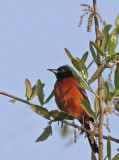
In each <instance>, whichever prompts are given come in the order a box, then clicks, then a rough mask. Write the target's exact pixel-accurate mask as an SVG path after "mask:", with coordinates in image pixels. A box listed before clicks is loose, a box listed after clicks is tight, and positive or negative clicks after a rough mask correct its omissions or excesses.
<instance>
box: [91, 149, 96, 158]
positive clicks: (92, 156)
mask: <svg viewBox="0 0 119 160" xmlns="http://www.w3.org/2000/svg"><path fill="white" fill-rule="evenodd" d="M91 160H97V158H96V156H95V154H94V152H93V151H92V152H91Z"/></svg>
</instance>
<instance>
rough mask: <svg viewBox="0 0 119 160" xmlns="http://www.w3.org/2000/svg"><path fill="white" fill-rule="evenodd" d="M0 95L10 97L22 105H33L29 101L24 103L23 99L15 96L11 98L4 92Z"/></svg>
mask: <svg viewBox="0 0 119 160" xmlns="http://www.w3.org/2000/svg"><path fill="white" fill-rule="evenodd" d="M0 94H1V95H4V96H7V97H11V98H13V100H17V101H20V102H23V103H26V104H29V105H33V103H31V102H29V101H26V100H24V99H21V98H18V97H16V96H13V95H11V94H8V93H6V92H0Z"/></svg>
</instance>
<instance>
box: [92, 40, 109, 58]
mask: <svg viewBox="0 0 119 160" xmlns="http://www.w3.org/2000/svg"><path fill="white" fill-rule="evenodd" d="M90 43H91V44H92V45H93V46H94V47H95V48H96V49H97V51H98V52H100V54H101V55H102V56H103V57H106V53H105V51H104V50H103V49H101V48H100V47H99V46H98V45H97V43H94V42H92V41H90Z"/></svg>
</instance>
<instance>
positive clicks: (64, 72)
mask: <svg viewBox="0 0 119 160" xmlns="http://www.w3.org/2000/svg"><path fill="white" fill-rule="evenodd" d="M48 70H49V71H51V72H53V73H54V74H55V75H56V77H57V80H58V81H61V80H62V79H64V78H67V77H73V74H72V71H71V70H70V69H69V68H68V67H67V66H61V67H59V68H58V69H48Z"/></svg>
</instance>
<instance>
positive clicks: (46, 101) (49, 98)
mask: <svg viewBox="0 0 119 160" xmlns="http://www.w3.org/2000/svg"><path fill="white" fill-rule="evenodd" d="M53 96H54V89H53V90H52V92H51V93H50V95H49V96H48V98H47V99H46V100H45V103H48V102H49V101H50V100H51V98H52V97H53Z"/></svg>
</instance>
